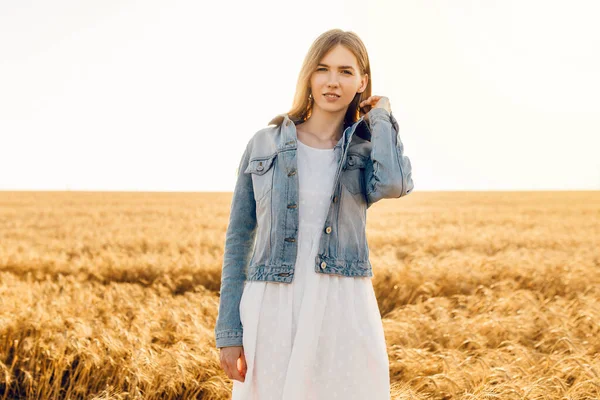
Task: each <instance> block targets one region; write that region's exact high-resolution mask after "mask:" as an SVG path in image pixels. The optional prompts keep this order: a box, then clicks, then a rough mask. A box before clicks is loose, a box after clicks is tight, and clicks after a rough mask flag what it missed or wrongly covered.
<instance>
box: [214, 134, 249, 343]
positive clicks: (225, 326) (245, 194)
mask: <svg viewBox="0 0 600 400" xmlns="http://www.w3.org/2000/svg"><path fill="white" fill-rule="evenodd" d="M250 149H251V141H250V142H248V145H247V146H246V150H245V151H244V154H243V156H242V159H241V160H240V163H239V166H238V170H237V178H236V183H235V189H234V192H233V198H232V201H231V209H230V215H229V225H228V226H227V233H226V237H225V252H224V256H223V268H222V271H221V290H220V297H219V314H218V317H217V322H216V326H215V339H216V347H217V348H220V347H227V346H242V333H243V327H242V323H241V320H240V311H239V307H240V300H241V297H242V291H243V289H244V281H245V280H246V268H247V265H248V262H249V261H250V257H251V255H252V250H253V247H254V239H255V237H256V203H255V200H254V190H253V186H252V177H251V175H250V174H245V173H244V171H245V170H246V168H247V166H248V162H249V157H250V153H251V151H250Z"/></svg>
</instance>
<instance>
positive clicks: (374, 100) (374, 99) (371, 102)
mask: <svg viewBox="0 0 600 400" xmlns="http://www.w3.org/2000/svg"><path fill="white" fill-rule="evenodd" d="M382 97H383V96H376V95H373V96H370V97H369V98H368V99H366V100H363V101H361V102H360V104H359V107H364V106H366V105H370V106H374V105H375V104H377V102H378V101H379V99H381V98H382Z"/></svg>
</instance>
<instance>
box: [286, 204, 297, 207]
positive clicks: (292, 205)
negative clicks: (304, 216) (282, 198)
mask: <svg viewBox="0 0 600 400" xmlns="http://www.w3.org/2000/svg"><path fill="white" fill-rule="evenodd" d="M296 207H298V205H297V204H288V206H287V208H296Z"/></svg>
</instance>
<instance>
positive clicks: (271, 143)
mask: <svg viewBox="0 0 600 400" xmlns="http://www.w3.org/2000/svg"><path fill="white" fill-rule="evenodd" d="M280 135H281V126H278V125H269V126H266V127H263V128H261V129H259V130H258V131H256V132H254V134H252V136H251V137H250V139H249V140H248V144H247V148H248V150H249V151H250V158H255V157H262V156H266V155H270V154H273V153H276V152H277V148H278V143H279V142H280V141H279V137H280Z"/></svg>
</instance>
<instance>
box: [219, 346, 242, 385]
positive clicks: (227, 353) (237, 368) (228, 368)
mask: <svg viewBox="0 0 600 400" xmlns="http://www.w3.org/2000/svg"><path fill="white" fill-rule="evenodd" d="M220 349H221V368H223V371H225V374H227V376H228V377H229V379H235V380H237V381H240V382H244V380H245V379H246V369H247V368H248V366H247V365H246V357H245V355H244V347H243V346H229V347H221V348H220ZM238 361H239V362H238Z"/></svg>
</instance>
